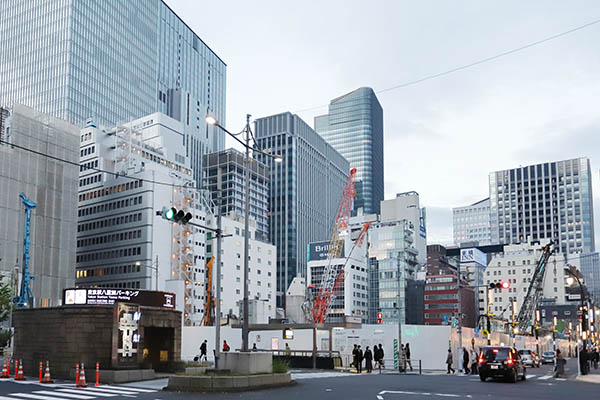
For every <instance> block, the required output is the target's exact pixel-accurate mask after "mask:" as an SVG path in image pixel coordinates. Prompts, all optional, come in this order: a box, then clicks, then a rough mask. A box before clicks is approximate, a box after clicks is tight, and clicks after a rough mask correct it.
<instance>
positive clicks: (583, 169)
mask: <svg viewBox="0 0 600 400" xmlns="http://www.w3.org/2000/svg"><path fill="white" fill-rule="evenodd" d="M490 228H491V235H492V243H498V244H511V243H521V242H525V241H527V240H528V239H530V240H533V241H538V240H539V241H541V242H543V243H546V242H548V241H550V240H553V241H554V244H555V245H556V246H557V248H558V249H559V251H561V252H562V253H565V254H569V253H591V252H594V251H595V245H594V210H593V206H592V172H591V169H590V161H589V159H587V158H583V157H582V158H575V159H571V160H564V161H556V162H547V163H543V164H537V165H530V166H527V167H519V168H513V169H509V170H504V171H496V172H492V173H490Z"/></svg>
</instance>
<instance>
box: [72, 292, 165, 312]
mask: <svg viewBox="0 0 600 400" xmlns="http://www.w3.org/2000/svg"><path fill="white" fill-rule="evenodd" d="M116 302H126V303H134V304H139V305H141V306H149V307H161V308H167V309H172V310H174V309H175V294H173V293H167V292H157V291H152V290H137V289H104V288H102V289H100V288H79V289H65V290H64V292H63V304H64V305H66V306H78V305H87V306H104V305H113V304H115V303H116Z"/></svg>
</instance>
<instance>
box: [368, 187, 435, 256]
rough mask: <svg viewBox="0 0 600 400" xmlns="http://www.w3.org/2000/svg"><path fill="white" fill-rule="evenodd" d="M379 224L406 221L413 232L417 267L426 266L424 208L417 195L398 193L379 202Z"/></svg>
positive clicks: (415, 193) (412, 192) (413, 193)
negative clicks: (416, 252)
mask: <svg viewBox="0 0 600 400" xmlns="http://www.w3.org/2000/svg"><path fill="white" fill-rule="evenodd" d="M379 219H380V220H381V222H385V221H400V220H406V221H408V222H409V223H410V225H411V229H413V230H414V236H413V244H412V247H414V248H415V249H416V250H417V251H418V254H417V262H418V264H419V266H425V265H426V264H427V231H426V228H425V227H426V222H427V221H426V212H425V208H424V207H423V208H421V207H420V205H419V193H417V192H414V191H411V192H405V193H398V194H397V195H396V197H395V198H393V199H390V200H384V201H382V202H381V215H380V218H379Z"/></svg>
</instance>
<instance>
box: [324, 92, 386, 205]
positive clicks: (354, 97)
mask: <svg viewBox="0 0 600 400" xmlns="http://www.w3.org/2000/svg"><path fill="white" fill-rule="evenodd" d="M315 130H316V131H317V132H318V133H319V134H320V135H321V136H323V137H324V138H325V140H327V142H328V143H329V144H331V145H332V146H333V148H334V149H336V150H337V151H339V152H340V154H341V155H342V156H344V158H346V160H348V161H349V162H350V167H351V168H356V200H355V202H354V210H355V212H356V210H357V209H358V208H360V207H362V208H363V212H364V214H379V202H380V201H382V200H383V198H384V195H385V193H384V181H383V109H382V108H381V104H379V100H377V96H376V95H375V92H373V89H371V88H367V87H361V88H359V89H356V90H354V91H352V92H350V93H348V94H345V95H343V96H340V97H338V98H335V99H333V100H331V102H330V103H329V113H328V114H325V115H321V116H318V117H315Z"/></svg>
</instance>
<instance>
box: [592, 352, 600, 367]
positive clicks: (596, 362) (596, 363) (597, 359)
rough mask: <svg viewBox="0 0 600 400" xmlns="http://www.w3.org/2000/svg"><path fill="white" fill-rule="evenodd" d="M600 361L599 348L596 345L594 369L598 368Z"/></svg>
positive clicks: (593, 354)
mask: <svg viewBox="0 0 600 400" xmlns="http://www.w3.org/2000/svg"><path fill="white" fill-rule="evenodd" d="M598 362H600V353H598V348H597V347H594V352H593V353H592V363H593V364H594V369H598Z"/></svg>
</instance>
